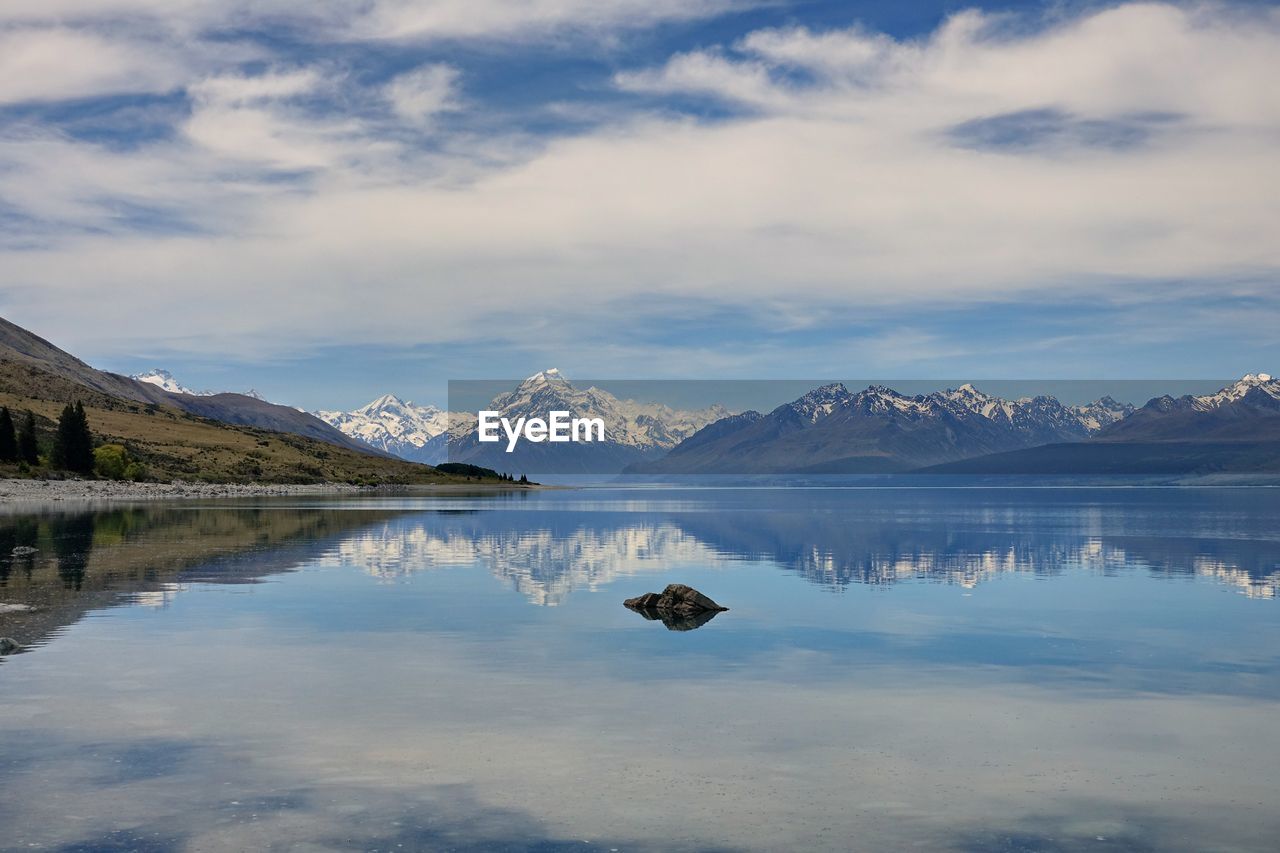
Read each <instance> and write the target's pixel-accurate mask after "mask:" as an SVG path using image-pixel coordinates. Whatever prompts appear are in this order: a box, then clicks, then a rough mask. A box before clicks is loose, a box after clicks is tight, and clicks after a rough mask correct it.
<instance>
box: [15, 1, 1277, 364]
mask: <svg viewBox="0 0 1280 853" xmlns="http://www.w3.org/2000/svg"><path fill="white" fill-rule="evenodd" d="M435 5H436V6H438V7H439V8H437V9H436V11H437V12H439V13H440V14H442V15H443V14H444V13H445V11H447V10H446V9H445V7H446V6H447V5H448V4H435ZM535 5H536V4H535ZM571 6H572V4H571V3H568V4H565V5H556V6H555V7H554V8H555V9H561V10H562V9H566V8H570V7H571ZM423 8H426V7H425V6H424V7H423ZM433 8H434V7H433ZM538 8H540V9H542V10H543V13H544V14H546V15H550V14H551V12H550V11H548V10H550V9H552V6H551V5H546V4H544V5H542V6H538ZM619 8H621V5H619ZM493 9H496V10H499V11H501V10H502V9H505V10H506V11H507V12H509V13H510V14H512V15H515V14H516V13H515V12H513V11H512V10H511V9H510V8H507V6H506V5H505V4H495V5H494V6H493ZM493 14H495V15H496V14H498V12H497V11H494V12H493ZM481 17H483V16H481ZM517 17H518V16H517ZM433 20H434V19H433ZM439 20H446V18H441V19H439ZM1000 24H1001V22H1000V21H999V20H994V21H993V20H992V19H990V18H986V17H983V16H981V15H977V14H975V13H966V14H965V15H962V16H959V17H958V18H955V19H952V20H951V21H950V22H949V23H948V24H947V25H945V26H944V27H942V28H941V29H940V30H939V31H938V32H937V33H935V34H933V35H932V36H931V37H929V38H927V39H923V40H919V41H912V42H905V43H904V42H895V41H893V40H890V39H887V38H884V37H881V36H878V35H874V34H868V33H865V32H863V31H860V30H849V31H836V32H829V33H813V32H809V31H806V30H801V29H787V30H766V31H761V32H758V33H754V34H750V35H748V36H746V37H745V38H743V39H741V40H739V41H737V42H736V43H734V44H730V45H725V46H722V47H720V48H717V49H712V50H708V51H704V52H699V53H693V54H687V55H683V56H677V57H673V58H671V60H670V61H669V62H667V63H664V64H662V65H661V66H659V67H657V68H651V69H635V70H632V71H629V72H628V73H626V74H625V75H621V76H620V77H619V78H618V82H619V84H620V85H621V86H622V87H624V88H626V89H629V90H634V91H644V92H647V93H651V94H661V93H668V92H670V93H686V92H691V93H697V94H699V95H702V96H704V97H712V98H719V99H723V100H724V101H725V102H726V103H727V104H728V105H730V106H735V105H736V106H738V107H741V106H743V105H745V106H747V107H748V108H749V109H748V110H747V111H746V114H743V115H737V116H732V115H731V116H728V117H721V118H718V119H716V120H707V121H703V120H698V119H694V118H679V117H677V118H672V117H671V114H670V113H669V112H667V111H666V110H663V109H659V110H657V111H655V112H654V113H653V114H644V113H641V114H632V115H630V116H626V117H622V118H617V119H615V120H612V121H610V122H607V123H605V124H603V125H597V126H595V127H594V128H593V129H590V130H585V131H580V132H578V133H577V134H576V135H572V136H567V137H564V138H561V139H558V140H554V141H550V142H541V143H536V144H530V143H528V142H527V141H526V139H525V137H523V136H522V135H521V134H519V133H517V132H515V131H511V132H506V133H503V132H501V131H500V132H497V133H495V134H493V135H492V136H488V137H483V138H482V137H473V136H467V137H450V138H448V139H444V140H441V144H440V146H439V149H440V150H441V151H443V152H444V153H425V152H423V151H421V150H419V149H417V148H415V147H413V146H412V145H411V144H409V143H406V142H402V141H400V140H401V139H402V138H403V137H404V135H405V133H404V132H405V131H406V129H414V128H416V127H417V122H419V121H420V120H421V119H423V118H426V117H429V116H430V115H432V114H433V113H435V112H438V111H439V110H440V109H445V108H448V107H449V105H451V104H452V103H453V101H454V88H455V87H454V81H453V78H452V75H451V73H450V70H449V69H445V68H443V67H440V66H427V67H426V68H422V69H419V70H418V71H415V72H410V74H411V75H412V76H409V77H403V78H399V79H398V80H397V81H395V82H393V83H391V84H390V86H389V87H388V88H386V89H378V90H377V91H375V92H372V95H373V98H372V100H374V101H375V102H377V103H379V104H381V105H384V106H383V107H382V110H383V111H382V113H380V114H379V115H377V116H374V115H372V114H370V113H369V112H368V111H367V110H364V111H360V110H344V109H341V108H338V107H333V108H332V109H331V111H330V112H329V113H327V114H317V113H316V112H315V111H314V110H311V109H307V108H304V105H302V104H301V103H300V96H302V95H305V94H307V93H309V92H312V91H315V90H316V88H317V87H319V89H321V90H327V91H330V92H332V93H336V94H335V95H334V97H333V98H331V101H332V102H333V103H334V104H355V103H358V104H360V105H361V106H362V107H366V106H367V104H368V101H369V98H368V97H367V96H369V95H370V94H371V92H370V91H369V90H366V89H362V88H360V84H359V83H358V81H355V80H353V79H351V78H350V77H348V76H346V75H344V74H342V73H341V72H339V71H332V70H325V69H301V70H298V69H295V70H292V71H283V70H276V71H272V72H268V73H266V74H263V75H259V76H249V77H246V76H243V75H239V74H237V75H227V74H222V75H218V76H215V77H208V76H207V75H206V76H202V77H197V78H193V79H197V80H200V81H201V82H193V83H192V84H191V92H192V95H193V100H192V113H191V115H190V116H189V117H188V118H187V119H186V120H185V121H184V123H183V124H181V125H180V127H179V131H180V132H179V133H176V134H175V135H174V137H173V138H170V139H163V140H158V141H156V142H155V143H153V144H149V145H147V146H146V147H145V148H143V149H141V150H138V151H136V152H128V153H119V152H116V153H109V152H104V151H102V150H100V149H98V148H96V147H95V146H93V145H91V144H89V143H81V142H73V141H71V140H65V139H62V140H58V141H57V143H56V145H57V147H55V148H51V149H47V150H49V151H51V152H54V153H52V154H51V156H53V157H55V158H56V159H57V161H58V162H57V163H55V164H43V165H41V164H39V163H38V160H39V153H38V146H39V145H47V144H49V141H48V140H47V139H45V138H43V137H42V138H41V140H37V141H33V140H32V139H30V138H25V139H24V138H10V139H8V140H7V141H6V142H5V144H4V145H0V158H3V159H0V197H4V198H6V199H7V200H10V204H16V205H17V206H18V207H19V208H20V209H21V210H24V211H28V212H29V213H30V215H32V216H33V217H36V218H38V219H40V220H41V221H42V222H45V223H52V224H50V225H48V226H47V227H45V228H44V230H43V231H42V230H41V227H42V226H32V228H33V229H34V232H35V233H36V237H38V238H39V239H38V240H35V242H37V243H43V244H45V245H44V246H43V247H40V246H31V245H24V247H23V248H22V249H21V251H7V252H3V251H0V276H2V278H3V280H4V281H6V282H7V284H6V289H7V292H6V293H5V294H4V295H5V297H6V304H7V305H8V306H11V310H14V311H17V312H18V313H19V315H20V316H22V317H23V318H24V319H27V320H28V322H30V323H32V324H33V325H36V326H37V327H38V328H40V329H41V330H42V331H44V332H46V333H48V334H50V335H55V336H56V339H58V340H65V341H66V342H67V343H68V344H75V343H79V344H82V345H83V344H91V345H92V346H93V347H95V348H96V349H97V350H99V351H110V350H111V349H112V348H113V347H128V348H130V349H131V350H135V351H136V350H137V349H138V348H139V347H140V346H143V345H145V344H144V342H145V341H148V340H150V341H153V342H161V341H164V342H169V343H171V344H173V345H175V346H182V347H187V348H191V349H200V350H205V351H211V352H219V351H225V350H227V349H228V348H230V346H231V345H232V343H233V342H234V345H235V346H236V347H239V348H241V349H242V351H251V350H250V348H251V347H257V348H258V351H260V350H261V349H262V348H271V347H277V348H279V349H280V350H290V349H297V348H300V347H306V346H308V345H312V344H316V343H320V342H335V341H341V342H343V343H348V344H353V343H360V342H365V341H378V342H382V343H397V342H402V343H421V342H429V341H447V340H475V339H484V338H486V336H490V335H492V333H493V329H494V325H493V323H494V317H496V316H505V317H511V316H523V317H527V318H529V324H530V325H531V326H534V325H537V324H539V323H541V324H545V327H546V328H547V329H548V330H549V332H548V333H552V334H558V335H561V336H563V335H567V334H570V333H571V331H572V330H570V329H568V328H567V327H564V326H559V325H558V324H557V323H556V318H557V317H574V318H581V317H584V316H591V317H592V318H593V319H592V323H593V332H594V333H596V334H602V333H603V331H602V330H607V329H610V328H612V329H615V330H616V333H617V334H618V335H620V336H625V334H626V330H627V328H628V325H629V324H630V323H631V322H633V321H634V320H635V313H634V312H635V310H637V309H634V308H628V309H626V310H623V309H620V308H619V306H624V305H625V306H634V305H636V304H638V303H640V302H644V303H645V304H648V305H654V306H658V307H656V308H654V309H651V310H655V311H661V310H662V308H661V306H663V305H664V304H665V305H668V306H669V305H671V304H675V302H676V301H677V300H683V299H692V300H699V301H701V302H704V303H707V304H718V305H725V304H727V305H732V306H735V307H738V308H740V309H742V310H744V311H754V310H762V309H761V306H766V305H770V304H773V303H775V302H776V300H778V299H779V298H785V299H786V300H788V301H789V302H790V303H792V304H793V305H797V306H812V310H814V311H821V310H822V306H837V307H841V308H844V309H849V308H852V307H858V306H872V305H899V306H901V305H910V304H913V303H914V302H917V301H920V300H927V301H930V302H939V301H945V300H960V301H966V300H967V301H972V300H975V299H984V298H991V297H1001V296H1008V295H1013V294H1018V295H1020V296H1021V297H1023V298H1029V299H1034V298H1035V295H1036V294H1038V293H1045V294H1051V295H1055V296H1061V295H1062V294H1063V293H1072V294H1087V295H1089V296H1090V297H1091V298H1096V299H1108V298H1110V299H1115V298H1120V297H1123V296H1126V295H1127V294H1128V293H1129V290H1128V288H1129V287H1130V286H1131V285H1133V284H1134V283H1137V284H1139V285H1141V288H1142V292H1144V293H1147V292H1151V291H1152V289H1153V288H1154V289H1158V286H1159V283H1160V282H1162V281H1169V280H1178V281H1186V280H1193V279H1198V280H1201V281H1204V282H1206V284H1205V285H1204V286H1205V287H1206V288H1210V287H1212V286H1213V285H1212V282H1213V281H1216V280H1221V279H1227V278H1230V279H1232V280H1235V281H1252V282H1258V281H1274V280H1275V277H1276V275H1277V272H1278V271H1280V244H1277V242H1276V240H1275V234H1276V233H1280V208H1277V206H1276V204H1275V199H1276V198H1277V197H1280V185H1278V181H1280V174H1278V173H1277V170H1276V169H1275V142H1276V139H1277V138H1280V102H1277V101H1276V99H1275V97H1274V95H1273V94H1271V91H1270V88H1271V86H1270V84H1271V81H1273V80H1275V79H1277V77H1280V17H1278V16H1277V15H1276V14H1275V13H1272V12H1260V13H1256V14H1250V15H1245V14H1244V13H1227V12H1225V11H1221V10H1218V11H1215V10H1214V9H1213V8H1211V7H1205V8H1184V7H1174V6H1168V5H1158V4H1142V5H1132V6H1122V7H1117V8H1113V9H1107V10H1104V11H1101V12H1096V13H1092V14H1088V15H1085V16H1083V17H1077V18H1072V19H1065V20H1061V21H1059V22H1057V23H1055V24H1053V25H1052V26H1049V27H1047V28H1044V29H1041V30H1038V31H1032V32H1028V31H1026V30H1021V31H1019V30H1011V29H1008V28H1006V27H1003V26H1001V25H1000ZM444 26H445V25H444V24H440V27H444ZM477 26H479V24H477ZM494 26H497V25H496V24H495V25H494ZM796 72H803V73H796ZM645 103H648V101H645ZM386 104H390V105H391V106H392V109H391V110H387V109H386V108H385V105H386ZM1151 113H1160V114H1163V115H1164V116H1165V118H1163V119H1161V121H1159V122H1155V123H1154V124H1150V125H1148V124H1144V123H1143V122H1144V121H1146V120H1145V119H1142V118H1141V116H1147V115H1150V114H1151ZM1028 114H1030V115H1035V116H1041V117H1042V118H1043V121H1046V122H1048V123H1049V124H1050V125H1051V127H1050V131H1051V132H1046V131H1045V130H1044V129H1043V128H1039V127H1036V126H1034V123H1032V124H1030V125H1028V124H1026V122H1025V120H1024V117H1025V116H1026V115H1028ZM1135 116H1138V118H1134V117H1135ZM993 119H994V120H995V122H996V123H995V124H990V122H992V120H993ZM395 122H401V124H396V123H395ZM975 123H976V124H975ZM498 126H499V127H500V126H501V125H500V123H499V125H498ZM957 126H960V127H963V128H969V129H970V130H969V131H968V135H967V136H965V135H958V131H956V130H955V128H956V127H957ZM975 127H977V128H979V129H985V130H984V132H982V133H976V134H975V133H974V132H973V131H972V129H973V128H975ZM1007 134H1012V135H1013V136H1014V137H1019V135H1021V137H1028V138H1029V139H1028V140H1024V141H1022V142H1019V143H1018V144H1003V143H1002V142H1001V138H1002V135H1007ZM1112 137H1114V141H1109V140H1111V139H1112ZM6 146H7V147H6ZM62 164H67V166H68V169H69V172H70V174H64V173H63V172H64V170H63V169H61V168H59V167H60V166H61V165H62ZM6 166H7V168H6ZM280 169H286V170H301V171H304V172H306V173H307V179H306V180H305V181H294V182H282V181H280V180H279V179H278V176H276V175H274V174H272V173H273V172H274V171H276V170H280ZM184 196H185V197H186V198H188V199H190V205H191V206H192V208H193V209H195V210H197V211H198V217H199V221H200V224H201V226H202V228H203V229H204V231H202V232H198V233H194V234H191V233H188V234H183V235H181V236H176V237H175V236H165V235H162V234H156V233H153V232H149V231H142V232H139V233H134V232H129V231H128V230H127V229H124V228H122V227H119V226H113V225H112V220H111V219H110V216H111V210H112V209H111V207H110V205H109V204H106V203H104V198H105V199H126V200H128V201H129V203H130V204H133V205H142V206H144V207H159V208H162V209H164V208H167V207H168V206H170V205H172V204H173V200H174V199H175V198H180V197H184ZM13 199H16V202H14V201H12V200H13ZM58 223H68V224H74V225H76V228H74V229H70V230H68V229H66V228H59V227H57V226H58ZM104 225H105V226H109V227H106V228H100V231H101V233H89V232H92V231H94V230H95V227H99V226H104ZM33 239H35V238H33ZM102 292H111V293H113V294H114V298H113V299H112V300H109V303H110V304H105V305H99V304H97V302H98V300H95V298H94V297H95V294H100V293H102ZM1134 292H1137V289H1135V290H1134ZM143 303H145V304H146V305H147V306H148V313H147V314H146V316H145V318H139V317H138V315H137V313H136V311H135V310H134V309H133V307H131V306H134V305H136V304H143ZM77 305H81V306H90V305H93V306H94V308H93V311H92V316H91V317H90V316H87V315H86V316H83V317H76V316H75V313H74V311H68V309H67V306H77ZM114 315H118V316H114ZM575 322H577V320H575ZM210 330H217V331H216V332H212V331H210Z"/></svg>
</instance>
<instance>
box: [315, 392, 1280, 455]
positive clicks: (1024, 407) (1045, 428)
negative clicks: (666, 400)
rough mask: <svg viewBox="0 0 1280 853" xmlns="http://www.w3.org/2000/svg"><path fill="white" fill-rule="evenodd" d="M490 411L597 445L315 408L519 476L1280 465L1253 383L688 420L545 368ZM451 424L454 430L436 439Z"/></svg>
mask: <svg viewBox="0 0 1280 853" xmlns="http://www.w3.org/2000/svg"><path fill="white" fill-rule="evenodd" d="M489 408H490V409H493V410H496V411H498V412H500V413H501V415H502V416H504V417H508V418H510V419H511V420H513V421H514V420H515V419H516V418H519V417H534V416H537V417H545V416H546V415H547V413H548V412H549V411H552V410H564V411H569V412H571V413H572V414H573V416H575V417H600V418H602V419H603V420H604V421H605V423H606V435H607V440H606V441H604V442H599V443H592V444H581V443H578V444H550V443H542V444H531V443H528V442H522V443H521V444H520V445H519V446H518V447H517V448H516V450H515V452H514V453H510V454H509V453H507V452H506V450H505V444H482V443H480V442H479V441H478V438H477V433H476V424H475V417H476V416H475V413H474V412H467V413H455V414H453V415H450V414H449V413H447V412H445V411H444V410H442V409H439V408H437V407H435V406H417V405H414V404H413V403H408V402H405V401H403V400H401V399H399V398H397V397H395V396H392V395H387V396H384V397H381V398H379V399H378V400H375V401H373V402H371V403H369V404H368V405H366V406H364V407H362V408H360V409H357V410H355V411H352V412H317V413H316V414H317V415H318V416H319V417H320V418H321V419H323V420H325V421H326V422H327V423H329V424H331V425H332V426H334V427H336V428H338V429H340V430H342V431H343V432H345V433H346V434H347V435H348V436H351V437H353V438H357V439H359V440H361V441H363V442H366V443H368V444H370V445H372V446H374V447H376V448H378V449H380V450H384V451H386V452H389V453H393V454H396V455H398V456H401V457H403V458H407V459H414V460H418V461H424V462H428V463H432V464H438V463H439V462H441V461H442V460H444V459H445V458H448V459H450V460H452V461H458V462H469V463H472V464H478V465H482V466H485V467H489V468H495V469H497V470H503V471H513V472H528V473H530V474H548V473H555V474H578V473H582V474H587V473H590V474H608V473H619V472H622V471H627V472H632V473H645V474H779V473H787V474H816V473H830V474H836V473H856V474H867V473H906V472H925V473H965V474H1014V473H1032V474H1181V473H1211V472H1217V471H1228V472H1239V471H1246V472H1252V471H1274V470H1280V415H1278V410H1280V382H1278V381H1277V380H1275V379H1273V378H1272V377H1271V376H1269V375H1267V374H1250V375H1248V376H1245V377H1244V378H1243V379H1241V380H1239V381H1238V382H1235V383H1232V384H1230V385H1227V386H1226V387H1224V388H1223V389H1221V390H1220V391H1218V392H1217V393H1215V394H1208V395H1201V396H1184V397H1178V398H1174V397H1170V396H1165V397H1158V398H1155V399H1153V400H1151V401H1149V402H1148V403H1146V404H1145V405H1144V406H1142V407H1140V408H1135V407H1134V406H1133V405H1132V404H1130V403H1126V402H1118V401H1116V400H1114V399H1112V398H1111V397H1102V398H1100V399H1098V400H1095V401H1093V402H1091V403H1087V404H1084V405H1068V404H1065V403H1062V402H1061V401H1059V400H1057V399H1056V398H1054V397H1052V396H1046V395H1041V396H1032V397H1022V398H1019V399H1004V398H1002V397H999V396H995V395H992V394H988V393H985V392H983V391H982V390H980V389H978V388H976V387H974V385H972V384H964V385H960V386H959V387H957V388H948V389H945V390H941V391H935V392H933V393H931V394H921V395H915V396H909V395H905V394H901V393H899V392H897V391H895V390H893V389H891V388H887V387H884V386H882V385H872V386H869V387H867V388H865V389H863V390H861V391H857V392H854V391H851V390H850V389H848V388H846V387H845V386H844V385H843V384H840V383H831V384H828V385H823V386H821V387H818V388H815V389H813V390H812V391H810V392H809V393H807V394H805V395H803V396H801V397H799V398H798V399H796V400H793V401H791V402H790V403H786V404H783V405H781V406H778V407H777V408H775V409H773V410H772V411H770V412H767V413H761V412H756V411H747V412H741V413H736V414H734V413H730V412H729V411H728V410H727V409H725V408H724V407H723V406H719V405H716V406H709V407H707V408H703V409H697V410H692V411H685V410H680V409H675V408H672V407H670V406H665V405H662V404H657V403H640V402H636V401H633V400H621V399H619V398H618V397H616V396H614V395H613V394H611V393H609V392H608V391H605V390H603V389H601V388H597V387H588V388H580V387H578V386H575V385H574V384H573V383H572V382H571V381H570V380H569V379H568V378H567V377H565V376H564V374H562V373H561V372H560V371H558V370H554V369H551V370H544V371H541V372H539V373H536V374H534V375H533V376H530V377H528V378H527V379H525V380H524V381H522V382H520V383H518V385H517V386H516V387H515V388H513V389H512V390H511V391H509V392H506V393H503V394H499V395H498V396H496V397H495V398H494V399H493V400H492V401H491V402H490V403H489ZM450 421H452V426H453V429H452V430H451V431H450V430H449V429H448V426H449V423H450Z"/></svg>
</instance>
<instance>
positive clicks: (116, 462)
mask: <svg viewBox="0 0 1280 853" xmlns="http://www.w3.org/2000/svg"><path fill="white" fill-rule="evenodd" d="M131 462H132V460H131V459H130V458H129V451H127V450H125V449H124V448H123V447H121V446H120V445H119V444H104V445H102V446H101V447H99V448H97V449H96V450H94V451H93V470H94V473H96V474H97V475H98V476H99V477H105V478H106V479H108V480H123V479H126V477H125V471H126V470H127V469H128V467H129V465H130V463H131Z"/></svg>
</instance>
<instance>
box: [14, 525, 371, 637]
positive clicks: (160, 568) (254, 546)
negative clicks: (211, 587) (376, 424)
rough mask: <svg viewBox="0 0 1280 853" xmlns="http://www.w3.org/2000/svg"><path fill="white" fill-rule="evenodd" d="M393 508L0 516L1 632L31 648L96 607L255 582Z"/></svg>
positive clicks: (156, 602)
mask: <svg viewBox="0 0 1280 853" xmlns="http://www.w3.org/2000/svg"><path fill="white" fill-rule="evenodd" d="M395 514H396V513H395V512H394V511H390V510H352V509H350V508H348V509H346V510H340V509H338V508H335V507H330V508H324V507H314V508H305V507H304V508H297V507H288V506H282V507H274V508H268V507H263V506H257V507H236V506H221V507H213V506H206V507H202V506H182V505H173V504H162V505H145V506H135V507H123V508H116V509H108V510H97V511H79V512H59V511H55V510H46V511H43V512H39V513H35V514H24V515H7V516H5V515H0V604H3V605H5V606H4V607H3V608H0V636H13V637H15V638H17V639H18V640H19V641H20V642H21V643H22V644H23V645H24V646H26V647H27V648H28V649H30V648H32V647H35V646H38V645H40V644H41V643H42V642H44V641H47V640H48V639H50V638H51V637H54V636H56V635H57V634H58V633H59V632H61V631H62V630H63V629H64V628H65V627H66V626H67V625H70V624H73V623H75V622H77V621H79V620H80V619H81V618H83V617H84V616H85V615H86V614H87V613H90V612H92V611H93V610H96V609H99V608H103V607H110V606H116V605H121V604H142V605H146V606H150V607H161V606H165V605H167V604H168V603H170V602H172V601H173V599H174V596H175V595H176V594H177V593H178V592H179V591H180V590H182V589H185V588H187V587H188V586H189V585H190V584H191V583H193V582H197V581H206V582H217V583H230V584H239V583H254V582H257V581H258V580H260V579H261V578H262V577H264V576H266V575H270V574H276V573H279V572H283V571H289V570H290V569H292V568H295V567H297V566H300V565H303V564H305V563H307V562H308V561H310V560H312V559H314V558H315V557H317V556H318V555H320V554H322V553H324V552H325V550H326V549H330V550H331V549H332V548H334V547H335V546H336V543H337V542H339V541H341V539H342V537H343V536H344V535H345V534H346V533H347V532H348V531H350V530H352V529H358V528H360V527H363V526H365V525H368V524H371V523H376V522H377V521H378V520H380V519H385V518H388V517H390V516H393V515H395Z"/></svg>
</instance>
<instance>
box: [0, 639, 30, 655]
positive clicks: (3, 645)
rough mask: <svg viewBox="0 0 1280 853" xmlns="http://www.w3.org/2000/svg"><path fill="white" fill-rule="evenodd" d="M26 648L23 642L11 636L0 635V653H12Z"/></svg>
mask: <svg viewBox="0 0 1280 853" xmlns="http://www.w3.org/2000/svg"><path fill="white" fill-rule="evenodd" d="M25 648H26V646H24V645H22V643H19V642H18V641H17V640H14V639H11V638H9V637H0V655H11V654H13V653H15V652H20V651H22V650H23V649H25Z"/></svg>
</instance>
